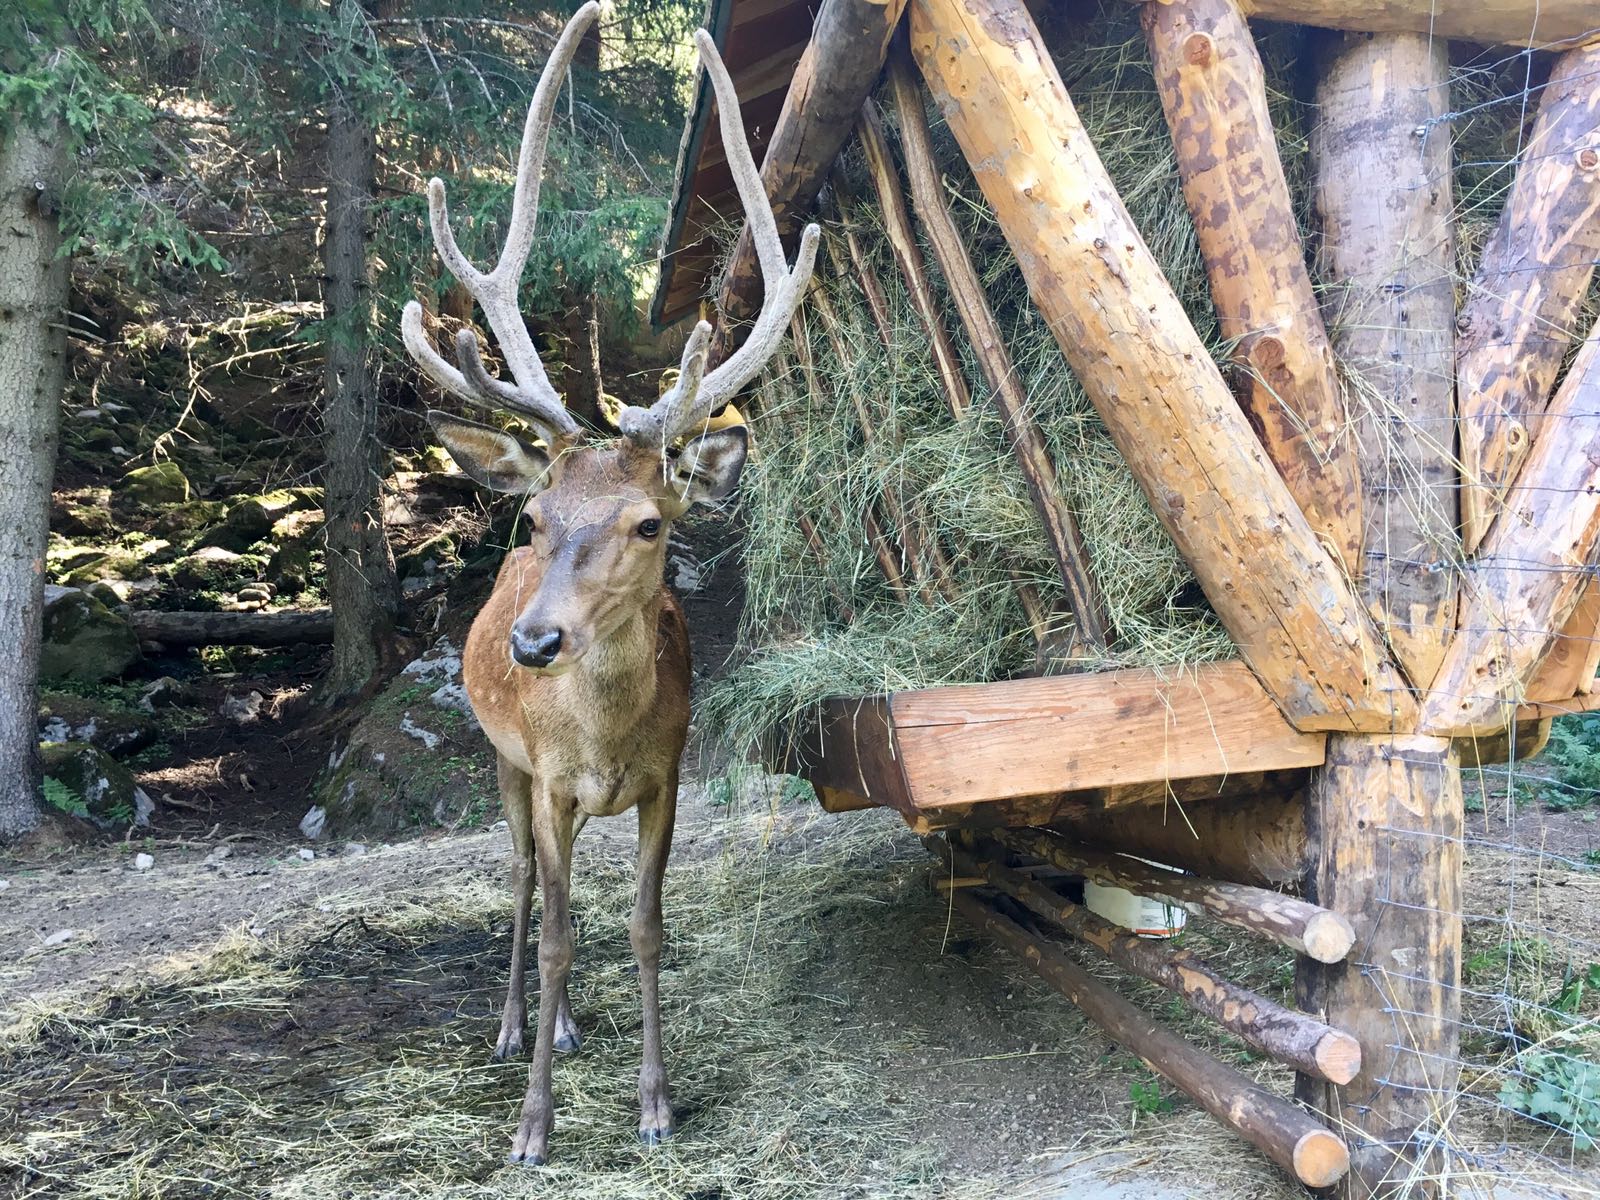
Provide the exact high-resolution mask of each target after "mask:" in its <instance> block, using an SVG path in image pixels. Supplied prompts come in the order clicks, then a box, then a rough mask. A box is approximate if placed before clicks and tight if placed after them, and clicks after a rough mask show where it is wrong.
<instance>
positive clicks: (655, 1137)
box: [639, 1125, 677, 1146]
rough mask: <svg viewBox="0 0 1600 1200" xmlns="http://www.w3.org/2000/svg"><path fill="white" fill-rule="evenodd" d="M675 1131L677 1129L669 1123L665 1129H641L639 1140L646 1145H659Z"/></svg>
mask: <svg viewBox="0 0 1600 1200" xmlns="http://www.w3.org/2000/svg"><path fill="white" fill-rule="evenodd" d="M675 1132H677V1131H676V1130H674V1129H673V1128H672V1126H670V1125H669V1126H667V1127H666V1128H665V1129H641V1130H639V1140H640V1141H641V1142H643V1143H644V1144H645V1145H646V1146H659V1145H661V1143H662V1142H665V1141H667V1140H669V1139H670V1138H671V1137H672V1135H673V1134H674V1133H675Z"/></svg>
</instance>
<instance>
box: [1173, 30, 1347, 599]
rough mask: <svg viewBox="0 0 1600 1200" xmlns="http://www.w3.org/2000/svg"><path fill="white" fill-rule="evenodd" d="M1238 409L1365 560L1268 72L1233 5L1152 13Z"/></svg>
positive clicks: (1318, 517) (1296, 489)
mask: <svg viewBox="0 0 1600 1200" xmlns="http://www.w3.org/2000/svg"><path fill="white" fill-rule="evenodd" d="M1144 29H1145V40H1146V41H1147V42H1148V44H1149V46H1150V57H1151V59H1152V60H1153V63H1154V66H1155V81H1156V89H1157V90H1158V91H1159V92H1160V93H1161V106H1162V109H1163V110H1164V111H1165V112H1166V115H1167V125H1168V126H1169V127H1170V128H1171V130H1172V145H1173V148H1174V149H1175V150H1176V151H1177V158H1178V172H1179V174H1180V175H1181V176H1182V178H1183V195H1184V199H1185V200H1187V201H1188V205H1189V215H1190V216H1191V217H1193V218H1194V225H1195V232H1196V234H1197V235H1198V237H1199V242H1200V253H1201V254H1202V255H1203V256H1204V258H1205V262H1206V274H1207V277H1208V278H1209V279H1210V281H1211V298H1212V300H1213V301H1214V302H1215V304H1216V310H1217V320H1218V323H1219V326H1220V329H1221V333H1222V336H1223V337H1224V338H1226V339H1228V340H1229V341H1231V342H1233V343H1235V349H1234V353H1233V361H1234V363H1235V365H1236V366H1237V367H1238V368H1239V370H1240V379H1239V381H1238V386H1239V391H1240V397H1239V402H1240V403H1241V404H1242V405H1243V406H1244V410H1245V412H1246V413H1247V414H1249V417H1250V422H1251V424H1252V425H1254V426H1255V429H1256V432H1257V434H1259V435H1260V437H1261V443H1262V445H1263V446H1265V447H1266V451H1267V454H1268V455H1269V456H1270V457H1271V458H1272V461H1273V463H1274V464H1275V465H1276V466H1277V468H1278V473H1279V474H1280V475H1282V476H1283V481H1284V483H1286V484H1287V485H1288V486H1289V491H1290V492H1291V493H1292V494H1293V495H1294V498H1295V500H1296V501H1298V502H1299V504H1300V510H1301V511H1302V512H1303V513H1305V515H1306V519H1307V520H1308V521H1309V522H1310V523H1311V528H1312V529H1313V530H1315V531H1316V533H1317V536H1318V537H1320V538H1322V539H1323V544H1324V545H1326V546H1330V547H1332V548H1333V549H1334V550H1335V551H1336V552H1337V553H1338V555H1339V557H1340V558H1341V559H1342V560H1343V562H1344V566H1345V569H1346V570H1347V571H1348V572H1349V573H1350V574H1352V575H1354V574H1356V573H1357V572H1358V571H1359V569H1360V565H1361V537H1362V523H1361V475H1360V464H1359V461H1358V459H1357V456H1356V453H1355V447H1354V446H1353V445H1352V444H1351V442H1350V437H1349V431H1348V429H1347V426H1346V422H1345V411H1344V400H1343V397H1342V396H1341V395H1340V391H1339V379H1338V374H1337V372H1336V371H1335V369H1334V364H1333V351H1332V349H1331V348H1330V347H1329V345H1328V333H1327V330H1326V328H1325V327H1324V326H1323V323H1322V312H1321V310H1320V309H1319V308H1318V306H1317V298H1316V295H1315V294H1314V293H1313V292H1312V290H1311V275H1310V273H1309V272H1308V271H1307V270H1306V261H1305V249H1304V246H1303V245H1302V242H1301V239H1300V229H1299V227H1298V226H1297V225H1296V224H1295V219H1294V205H1293V201H1292V200H1291V199H1290V197H1289V184H1288V182H1287V181H1286V180H1285V179H1284V175H1283V164H1282V162H1281V161H1280V160H1279V158H1278V144H1277V140H1276V134H1275V132H1274V130H1273V126H1272V116H1271V114H1270V113H1269V112H1268V111H1267V86H1266V75H1265V72H1264V71H1263V70H1262V66H1261V56H1260V54H1259V53H1257V51H1256V44H1255V40H1254V39H1253V38H1252V37H1251V36H1250V30H1249V29H1248V28H1247V27H1246V25H1245V22H1244V17H1243V16H1241V15H1240V13H1239V9H1238V7H1237V5H1236V4H1235V3H1234V0H1169V2H1165V3H1163V2H1160V0H1157V2H1154V3H1149V4H1146V5H1145V7H1144Z"/></svg>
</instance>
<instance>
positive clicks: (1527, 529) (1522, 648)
mask: <svg viewBox="0 0 1600 1200" xmlns="http://www.w3.org/2000/svg"><path fill="white" fill-rule="evenodd" d="M1597 553H1600V327H1597V328H1596V329H1594V330H1593V331H1591V332H1590V335H1589V339H1588V341H1586V342H1585V343H1584V346H1583V349H1582V350H1580V351H1579V353H1578V357H1577V360H1576V361H1575V362H1574V363H1573V364H1572V369H1571V370H1570V371H1569V372H1568V373H1567V378H1566V379H1565V380H1564V381H1563V382H1562V384H1561V387H1560V389H1559V390H1558V391H1557V393H1556V397H1555V399H1554V400H1553V401H1552V402H1551V404H1550V408H1549V411H1548V413H1547V415H1546V417H1545V420H1544V423H1543V426H1542V428H1541V430H1540V434H1539V437H1538V439H1537V440H1536V441H1535V442H1534V445H1533V450H1532V452H1531V453H1530V454H1529V456H1528V461H1527V463H1526V464H1525V465H1524V466H1523V468H1522V472H1521V474H1520V475H1519V476H1518V478H1517V482H1516V484H1515V486H1513V488H1512V490H1511V494H1510V495H1509V496H1508V497H1507V499H1506V510H1505V512H1503V513H1502V514H1501V515H1500V518H1499V519H1498V520H1497V521H1496V522H1495V523H1494V526H1493V527H1492V528H1491V529H1490V531H1489V536H1488V537H1487V538H1486V539H1485V541H1484V544H1483V549H1482V550H1481V551H1480V552H1479V554H1478V557H1477V559H1476V560H1475V561H1474V562H1473V563H1472V566H1471V572H1470V575H1469V577H1468V582H1467V593H1468V596H1469V597H1470V599H1469V602H1468V603H1467V604H1466V606H1465V608H1464V610H1463V613H1462V619H1461V632H1460V633H1459V634H1457V635H1456V639H1455V641H1454V643H1453V644H1452V645H1451V646H1450V652H1449V654H1448V655H1447V656H1446V658H1445V660H1444V662H1443V664H1442V665H1441V666H1440V668H1439V672H1438V674H1437V675H1436V676H1435V677H1434V680H1433V686H1432V689H1431V690H1430V692H1429V695H1428V698H1427V701H1426V702H1425V704H1424V705H1423V709H1422V717H1421V726H1420V727H1421V730H1422V731H1423V732H1425V733H1440V734H1461V733H1469V732H1473V731H1474V730H1483V729H1490V728H1494V727H1497V726H1501V725H1505V724H1506V723H1508V721H1509V720H1510V719H1511V717H1512V715H1513V713H1514V712H1515V710H1516V708H1517V705H1518V704H1520V703H1521V702H1522V701H1524V700H1526V699H1528V698H1529V696H1528V685H1529V682H1530V681H1531V680H1532V679H1533V677H1534V674H1535V672H1536V671H1537V669H1538V666H1539V664H1540V662H1541V661H1542V660H1543V659H1544V657H1545V654H1546V651H1547V650H1548V649H1549V648H1550V645H1551V643H1552V642H1553V641H1554V639H1555V637H1556V635H1557V631H1559V630H1560V629H1561V628H1562V627H1563V626H1565V625H1566V624H1567V622H1568V620H1569V619H1570V618H1571V616H1572V613H1573V612H1574V610H1575V609H1576V608H1577V606H1578V602H1579V600H1580V599H1581V598H1582V595H1583V592H1584V589H1585V588H1586V586H1587V585H1588V584H1589V582H1590V580H1591V578H1592V575H1593V571H1594V567H1595V562H1596V555H1597Z"/></svg>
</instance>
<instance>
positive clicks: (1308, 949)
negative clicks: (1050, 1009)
mask: <svg viewBox="0 0 1600 1200" xmlns="http://www.w3.org/2000/svg"><path fill="white" fill-rule="evenodd" d="M995 840H996V841H998V842H999V843H1000V844H1001V845H1002V846H1004V847H1005V848H1006V849H1008V850H1015V851H1016V852H1017V853H1019V854H1029V855H1032V856H1033V857H1034V858H1042V859H1043V860H1044V861H1045V862H1047V863H1051V864H1053V865H1055V866H1058V867H1061V868H1062V869H1063V870H1067V871H1071V872H1073V873H1074V874H1077V875H1082V876H1083V877H1084V878H1086V879H1089V880H1092V881H1093V882H1095V883H1098V884H1101V885H1103V886H1105V887H1119V888H1122V889H1124V890H1125V891H1129V892H1133V893H1135V894H1136V895H1140V896H1148V897H1150V898H1151V899H1152V900H1162V901H1165V902H1166V903H1168V904H1176V905H1177V906H1178V907H1180V908H1183V909H1186V910H1187V911H1189V912H1192V913H1194V914H1195V915H1196V916H1201V917H1210V918H1211V919H1212V920H1214V921H1221V922H1222V923H1223V924H1225V925H1232V926H1233V927H1234V928H1236V929H1244V930H1248V931H1249V932H1251V933H1258V934H1260V935H1261V936H1262V937H1265V938H1270V939H1271V940H1272V941H1275V942H1277V943H1278V944H1279V945H1280V946H1287V947H1289V948H1290V949H1291V950H1295V951H1297V952H1299V953H1301V954H1304V955H1307V956H1308V957H1310V958H1314V959H1315V960H1316V961H1318V962H1326V963H1331V962H1339V961H1341V960H1342V959H1343V958H1344V956H1345V955H1346V954H1348V953H1350V947H1351V945H1352V944H1353V943H1354V942H1355V936H1356V935H1355V930H1354V929H1352V928H1351V926H1350V922H1349V921H1348V920H1347V919H1346V918H1345V917H1344V916H1342V915H1341V914H1339V913H1337V912H1333V911H1331V910H1329V909H1326V908H1322V907H1320V906H1318V905H1315V904H1308V903H1307V902H1306V901H1304V900H1296V899H1295V898H1294V897H1293V896H1285V895H1284V894H1283V893H1282V892H1274V891H1270V890H1268V889H1267V888H1258V887H1252V886H1250V885H1249V884H1245V883H1229V882H1226V881H1224V880H1218V879H1203V878H1200V877H1198V876H1195V875H1184V874H1180V873H1179V872H1177V871H1170V870H1167V869H1165V868H1163V867H1153V866H1151V865H1150V864H1149V863H1146V862H1143V861H1141V860H1140V859H1137V858H1128V857H1126V856H1125V855H1120V854H1105V853H1102V852H1101V851H1098V850H1089V849H1085V848H1084V847H1082V846H1074V845H1073V844H1072V843H1071V842H1068V841H1065V840H1063V839H1062V838H1060V837H1057V836H1055V835H1054V834H1050V833H1042V832H1040V831H1038V830H1025V829H1015V830H1006V831H1003V832H1000V833H997V834H995Z"/></svg>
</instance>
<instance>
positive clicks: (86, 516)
mask: <svg viewBox="0 0 1600 1200" xmlns="http://www.w3.org/2000/svg"><path fill="white" fill-rule="evenodd" d="M50 528H51V529H52V530H53V531H54V532H56V533H63V534H67V535H68V536H71V537H91V538H109V537H114V536H115V535H116V522H115V521H113V520H112V517H111V489H110V488H94V489H92V490H91V489H84V490H81V491H78V492H74V493H71V494H70V495H58V496H55V497H53V498H52V499H51V502H50Z"/></svg>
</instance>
